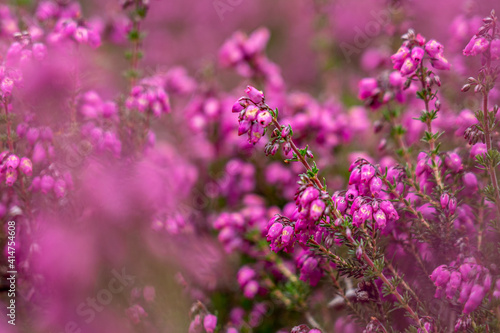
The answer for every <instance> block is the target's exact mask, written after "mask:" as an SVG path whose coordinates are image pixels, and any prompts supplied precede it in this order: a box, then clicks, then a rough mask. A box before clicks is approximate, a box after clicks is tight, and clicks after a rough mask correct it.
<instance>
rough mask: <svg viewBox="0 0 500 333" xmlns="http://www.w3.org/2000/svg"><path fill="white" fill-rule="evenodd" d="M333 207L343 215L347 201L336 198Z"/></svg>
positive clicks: (343, 198) (342, 198)
mask: <svg viewBox="0 0 500 333" xmlns="http://www.w3.org/2000/svg"><path fill="white" fill-rule="evenodd" d="M335 205H336V207H337V210H338V211H339V212H340V213H344V212H345V210H346V209H347V201H346V200H345V197H338V198H336V199H335Z"/></svg>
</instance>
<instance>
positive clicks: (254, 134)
mask: <svg viewBox="0 0 500 333" xmlns="http://www.w3.org/2000/svg"><path fill="white" fill-rule="evenodd" d="M263 135H264V127H262V126H260V125H259V124H257V123H254V124H253V125H252V127H251V129H250V131H249V132H248V142H250V143H252V144H256V143H257V142H259V140H260V138H262V136H263Z"/></svg>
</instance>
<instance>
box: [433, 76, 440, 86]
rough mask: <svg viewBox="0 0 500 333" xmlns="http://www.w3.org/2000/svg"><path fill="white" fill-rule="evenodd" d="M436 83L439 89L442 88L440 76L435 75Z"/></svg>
mask: <svg viewBox="0 0 500 333" xmlns="http://www.w3.org/2000/svg"><path fill="white" fill-rule="evenodd" d="M434 83H436V85H437V86H438V87H441V78H440V77H439V76H438V75H434Z"/></svg>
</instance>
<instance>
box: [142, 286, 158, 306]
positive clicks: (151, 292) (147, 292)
mask: <svg viewBox="0 0 500 333" xmlns="http://www.w3.org/2000/svg"><path fill="white" fill-rule="evenodd" d="M142 295H143V297H144V300H145V301H146V302H149V303H151V302H154V300H155V297H156V291H155V287H153V286H145V287H144V290H143V291H142Z"/></svg>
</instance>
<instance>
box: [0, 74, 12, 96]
mask: <svg viewBox="0 0 500 333" xmlns="http://www.w3.org/2000/svg"><path fill="white" fill-rule="evenodd" d="M13 88H14V80H12V79H11V78H10V77H5V78H4V79H3V80H2V83H1V84H0V90H1V91H2V93H3V94H4V95H5V96H10V95H11V94H12V89H13Z"/></svg>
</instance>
